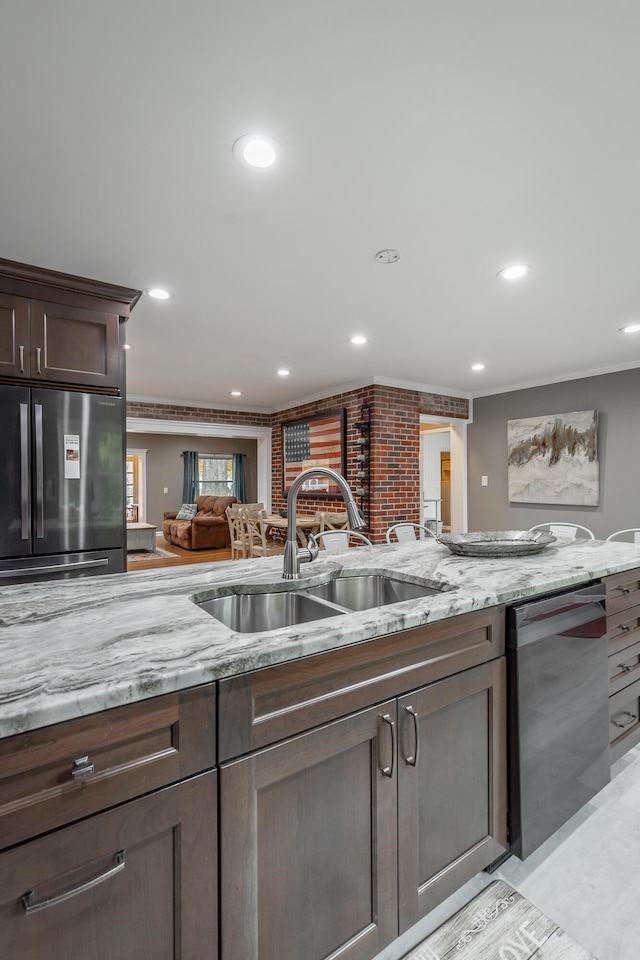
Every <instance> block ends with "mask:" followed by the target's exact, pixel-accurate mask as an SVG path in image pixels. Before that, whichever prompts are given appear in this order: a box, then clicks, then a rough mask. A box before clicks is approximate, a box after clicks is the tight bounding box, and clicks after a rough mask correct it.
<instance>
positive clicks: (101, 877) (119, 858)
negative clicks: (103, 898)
mask: <svg viewBox="0 0 640 960" xmlns="http://www.w3.org/2000/svg"><path fill="white" fill-rule="evenodd" d="M125 855H126V850H118V852H117V853H116V855H115V861H116V862H115V865H114V866H113V867H109V869H108V870H105V871H104V873H99V874H98V876H97V877H94V878H93V880H87V882H86V883H81V884H80V886H79V887H74V888H73V889H72V890H65V892H64V893H59V894H58V895H57V896H55V897H50V898H49V899H48V900H41V901H40V902H39V903H34V902H33V890H27V892H26V893H24V894H23V895H22V897H21V898H20V899H21V900H22V906H23V907H24V909H25V911H26V913H36V911H37V910H44V909H45V907H54V906H55V905H56V903H62V901H63V900H70V899H71V897H77V896H78V894H80V893H85V891H87V890H92V889H93V887H97V886H98V884H99V883H104V881H105V880H109V879H110V878H111V877H115V875H116V873H120V871H121V870H124V867H125Z"/></svg>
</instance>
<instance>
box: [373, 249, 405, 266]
mask: <svg viewBox="0 0 640 960" xmlns="http://www.w3.org/2000/svg"><path fill="white" fill-rule="evenodd" d="M399 259H400V252H399V251H398V250H391V249H387V250H378V252H377V253H376V260H377V261H378V263H397V262H398V260H399Z"/></svg>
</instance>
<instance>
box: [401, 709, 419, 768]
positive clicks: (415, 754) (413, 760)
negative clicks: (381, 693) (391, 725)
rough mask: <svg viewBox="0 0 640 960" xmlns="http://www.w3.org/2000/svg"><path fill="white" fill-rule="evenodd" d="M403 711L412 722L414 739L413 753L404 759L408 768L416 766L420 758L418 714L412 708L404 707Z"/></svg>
mask: <svg viewBox="0 0 640 960" xmlns="http://www.w3.org/2000/svg"><path fill="white" fill-rule="evenodd" d="M405 710H406V711H407V713H408V714H409V716H410V717H411V718H412V720H413V738H414V744H415V746H414V749H413V753H412V754H410V756H408V757H405V758H404V760H405V763H408V764H409V766H410V767H417V766H418V758H419V757H420V726H419V724H418V714H417V713H416V711H415V710H414V709H413V707H405Z"/></svg>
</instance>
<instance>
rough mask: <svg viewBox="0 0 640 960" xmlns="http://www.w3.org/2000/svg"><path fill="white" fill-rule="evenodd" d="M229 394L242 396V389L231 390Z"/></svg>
mask: <svg viewBox="0 0 640 960" xmlns="http://www.w3.org/2000/svg"><path fill="white" fill-rule="evenodd" d="M229 394H230V396H232V397H241V396H242V391H241V390H229Z"/></svg>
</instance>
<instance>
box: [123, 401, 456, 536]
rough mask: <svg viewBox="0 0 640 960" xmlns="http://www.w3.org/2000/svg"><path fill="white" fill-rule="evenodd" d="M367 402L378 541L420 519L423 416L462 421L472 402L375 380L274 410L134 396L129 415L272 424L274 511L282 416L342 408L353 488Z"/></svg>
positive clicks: (304, 506) (331, 506)
mask: <svg viewBox="0 0 640 960" xmlns="http://www.w3.org/2000/svg"><path fill="white" fill-rule="evenodd" d="M365 403H368V404H371V445H370V476H371V499H370V503H369V519H370V525H369V529H368V531H365V532H368V536H369V537H370V538H371V539H372V540H374V541H380V540H382V539H384V531H385V530H386V529H387V527H388V526H389V525H390V524H391V523H394V522H395V521H397V520H412V521H415V522H417V521H418V520H419V518H420V415H421V414H425V415H429V416H436V417H448V418H450V419H452V420H455V419H460V420H464V419H467V418H468V416H469V402H468V401H467V400H465V399H463V398H460V397H445V396H441V395H440V394H435V393H420V392H419V391H417V390H404V389H402V388H400V387H385V386H379V385H375V384H372V385H371V386H367V387H362V388H361V389H359V390H354V391H352V392H350V393H339V394H336V395H335V396H333V397H326V398H325V399H324V400H317V401H314V402H313V403H308V404H303V405H301V406H297V407H291V408H290V409H288V410H281V411H279V412H278V413H274V414H264V413H246V412H239V411H234V410H211V409H208V408H205V407H189V406H186V405H178V404H176V405H173V404H159V403H143V402H140V401H129V402H128V403H127V416H129V417H144V418H150V419H159V420H182V421H186V422H188V421H198V422H200V423H221V424H229V425H233V424H239V425H250V426H260V427H272V429H273V438H272V478H271V480H272V505H273V510H274V512H276V511H278V510H281V509H284V508H285V506H286V498H285V497H284V495H283V492H282V429H281V428H282V424H283V422H285V421H287V420H302V419H304V418H305V417H313V416H316V415H317V414H318V413H320V412H321V411H323V410H333V409H337V408H344V409H345V410H346V455H347V471H346V476H347V481H348V482H349V484H350V486H351V487H352V489H353V488H355V487H357V486H358V483H359V481H358V480H357V478H356V471H357V469H358V464H357V462H356V455H357V453H358V452H359V447H358V446H357V445H356V444H355V443H354V441H355V439H356V437H357V436H359V431H358V430H356V428H355V427H354V424H355V423H356V421H358V420H359V419H360V414H361V406H362V404H365ZM340 503H341V501H339V500H336V499H335V498H325V497H321V496H311V497H310V496H306V497H305V496H304V494H300V495H299V497H298V508H299V510H300V512H304V513H307V512H309V513H314V512H315V511H316V510H336V509H340Z"/></svg>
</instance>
